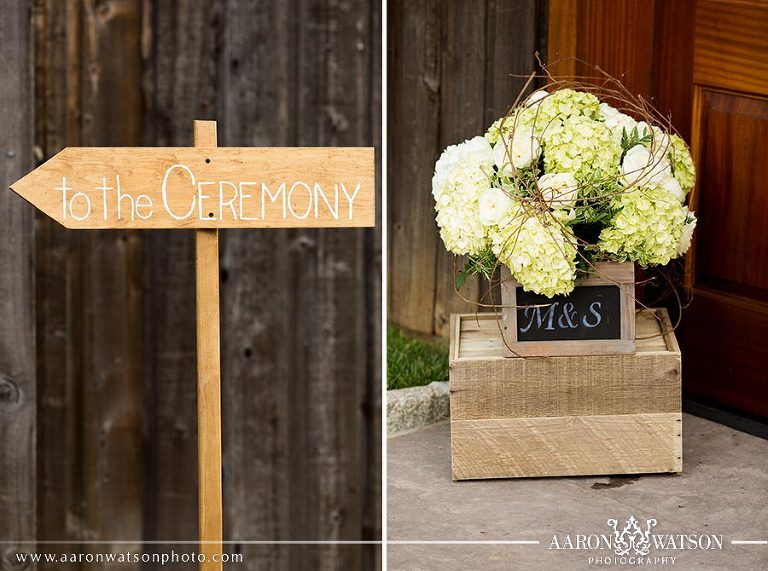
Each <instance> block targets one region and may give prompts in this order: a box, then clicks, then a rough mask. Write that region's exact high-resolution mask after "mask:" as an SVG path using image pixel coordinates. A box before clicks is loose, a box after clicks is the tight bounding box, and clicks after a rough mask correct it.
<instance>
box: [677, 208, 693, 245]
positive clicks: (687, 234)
mask: <svg viewBox="0 0 768 571" xmlns="http://www.w3.org/2000/svg"><path fill="white" fill-rule="evenodd" d="M685 211H686V213H687V218H690V220H689V221H688V222H686V224H685V226H683V233H682V235H681V236H680V241H679V242H678V243H677V255H678V256H682V255H683V254H685V253H686V252H687V251H688V248H690V247H691V240H692V239H693V231H694V230H695V229H696V222H697V220H696V216H694V213H693V212H689V211H688V207H687V206H686V207H685Z"/></svg>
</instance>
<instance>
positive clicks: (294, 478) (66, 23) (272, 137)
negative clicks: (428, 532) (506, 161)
mask: <svg viewBox="0 0 768 571" xmlns="http://www.w3.org/2000/svg"><path fill="white" fill-rule="evenodd" d="M139 4H140V5H141V6H140V9H138V10H137V6H138V5H139ZM36 8H37V12H36V14H35V17H36V20H35V25H36V28H35V29H36V46H35V51H36V53H38V54H41V56H40V57H41V59H36V60H35V62H34V63H35V66H36V67H35V69H36V81H35V83H36V86H37V94H38V95H37V97H36V98H35V99H36V101H35V105H36V108H37V109H38V110H39V111H38V114H39V118H38V120H37V128H36V130H37V133H38V134H37V136H36V141H35V142H36V143H37V144H39V145H40V147H41V150H42V155H41V158H49V157H51V156H52V155H53V154H55V153H56V152H58V151H59V150H61V149H62V148H63V147H65V146H68V145H69V146H75V145H83V144H86V145H87V144H91V145H98V146H102V145H105V146H109V145H115V146H119V145H143V146H169V147H187V146H189V145H191V143H192V120H193V119H196V118H197V119H199V118H208V119H218V120H219V125H220V129H221V132H220V137H221V141H222V143H223V144H229V145H240V146H262V147H264V146H270V145H299V144H302V143H303V144H307V145H331V144H341V145H355V146H357V145H363V146H365V145H371V144H374V143H377V142H379V140H380V131H379V130H378V127H377V125H376V123H377V122H378V117H379V114H378V109H379V108H378V107H377V105H379V104H380V103H379V102H380V93H379V92H378V90H379V82H380V76H379V75H378V74H377V73H376V72H375V71H372V70H373V69H374V67H373V66H374V64H378V57H379V55H380V51H379V50H380V45H379V44H380V42H379V40H378V38H379V37H380V33H379V31H380V28H379V26H380V22H379V20H378V18H379V12H378V10H379V9H378V7H377V6H376V5H372V4H371V3H369V2H365V3H360V4H355V5H344V6H341V7H334V6H326V5H324V4H322V3H311V4H307V3H304V4H302V3H299V2H294V1H292V2H289V3H285V4H283V3H271V4H268V3H259V4H256V5H254V4H251V3H240V2H237V3H235V2H233V3H224V2H219V1H217V2H213V3H196V2H195V3H165V2H163V3H154V2H138V1H136V2H126V1H120V2H107V3H96V2H93V3H81V2H76V1H72V2H66V3H61V2H53V0H48V1H46V2H43V1H42V0H41V1H40V2H39V3H38V4H36ZM299 13H301V16H299V15H298V14H299ZM300 18H301V19H303V20H304V22H305V23H304V24H301V25H300V23H299V19H300ZM38 26H39V27H38ZM109 34H114V37H113V38H112V40H113V41H114V42H115V45H112V46H107V45H106V44H105V41H106V40H105V38H106V36H108V35H109ZM38 46H44V47H45V49H44V50H42V49H38ZM350 46H351V47H350ZM326 48H328V49H326ZM43 54H45V55H43ZM139 60H140V61H139ZM30 62H31V60H30ZM337 64H338V65H340V66H341V67H337ZM30 65H31V63H30ZM351 68H354V70H355V73H354V74H348V73H346V70H347V69H351ZM318 70H320V71H318ZM342 72H343V73H342ZM118 73H122V74H123V75H122V76H121V77H115V76H116V74H118ZM340 75H343V76H344V79H343V80H339V76H340ZM352 78H354V79H352ZM105 81H110V82H112V84H111V85H110V86H105V85H104V82H105ZM345 94H346V95H345ZM97 98H98V100H97ZM305 110H306V111H307V112H309V113H312V115H311V116H308V115H306V114H305ZM337 111H339V113H337ZM302 115H303V116H302ZM376 159H377V160H378V159H379V157H378V156H377V157H376ZM31 166H32V165H31V164H30V165H29V167H30V168H31ZM17 174H18V175H20V174H22V171H19V172H18V173H17ZM38 227H39V228H45V230H44V231H42V232H41V233H40V234H38V240H37V250H38V253H41V254H42V255H40V256H39V258H38V263H37V275H38V278H39V279H38V288H37V290H36V296H37V298H38V299H40V300H44V303H45V308H44V312H39V313H38V314H37V318H38V338H39V339H40V338H42V339H44V340H45V347H46V349H47V350H46V352H45V354H42V353H41V352H38V359H39V360H38V366H39V370H40V371H42V374H43V375H44V378H45V379H46V380H45V387H44V390H45V391H46V399H45V401H44V402H42V403H41V404H42V406H44V408H43V409H41V411H40V415H39V416H40V417H41V418H42V417H43V416H44V417H45V421H44V422H42V423H40V422H39V423H38V426H39V427H41V428H40V429H41V431H44V433H45V437H44V444H42V445H41V446H42V447H41V448H40V455H41V460H43V463H41V464H40V465H41V466H44V467H45V468H44V470H45V481H44V483H43V482H38V490H39V491H38V493H41V494H44V496H41V497H44V498H45V505H44V507H43V505H41V506H40V509H39V510H38V512H39V514H40V516H41V519H40V522H41V524H40V527H39V537H40V538H42V539H56V540H57V539H67V538H70V539H79V538H83V539H90V538H93V539H105V538H107V539H108V538H116V537H120V538H123V539H128V540H133V539H136V538H139V539H137V544H138V543H139V542H140V540H141V539H148V540H152V539H159V540H174V539H179V540H182V539H184V540H190V539H192V540H194V539H195V538H196V536H197V517H196V513H197V499H196V453H195V451H196V446H195V445H194V443H195V442H196V430H195V425H196V414H195V391H194V388H193V386H194V378H195V372H194V365H195V358H194V357H195V354H194V352H195V341H194V334H193V333H191V332H192V331H193V329H192V328H193V327H194V315H195V314H194V288H192V287H191V284H192V280H193V279H194V272H193V268H194V246H193V241H192V240H193V238H192V236H193V233H192V232H190V231H187V230H177V231H173V232H169V231H163V230H151V231H144V232H142V233H141V234H140V235H139V234H135V233H134V234H131V233H125V232H122V231H117V232H99V233H96V232H74V233H73V232H69V231H68V230H66V229H64V228H62V227H61V226H60V225H58V223H56V222H54V221H52V220H50V219H48V218H47V217H44V216H40V218H39V221H38ZM375 232H377V233H374V231H372V230H368V231H363V230H360V231H355V230H341V231H339V233H338V234H333V235H329V236H328V237H327V243H332V244H331V245H332V246H333V248H335V249H333V248H329V246H328V245H325V246H323V248H324V249H323V252H329V253H326V254H323V255H322V256H321V255H320V254H319V253H318V247H319V246H318V244H322V241H321V240H320V239H319V234H320V233H319V232H314V231H307V232H303V231H302V232H298V231H287V230H270V231H268V232H265V231H249V232H240V231H231V232H230V231H224V232H223V233H222V243H221V255H222V258H221V280H222V297H223V299H222V302H223V307H222V309H223V314H222V326H223V330H222V340H223V346H222V351H223V354H222V358H223V360H224V363H223V379H224V382H223V390H224V391H225V392H224V394H225V398H224V402H222V407H223V411H224V426H223V429H224V447H225V448H224V466H225V474H224V493H225V498H228V499H227V500H225V501H226V503H225V514H224V528H225V535H226V537H227V539H234V540H237V539H263V540H271V539H278V540H279V539H307V538H310V539H311V538H313V537H317V536H318V535H320V536H321V537H320V538H321V539H323V538H328V537H332V536H333V533H338V535H337V537H340V538H342V539H358V538H363V539H379V538H380V516H379V515H378V514H379V513H380V511H379V510H380V457H379V454H380V452H379V451H380V437H381V435H380V416H379V414H380V411H379V410H378V403H379V402H380V398H381V395H380V387H379V381H380V376H379V370H380V368H379V367H380V353H379V351H380V348H379V341H378V336H379V323H380V315H379V313H378V309H377V308H378V304H377V300H378V291H379V285H378V284H379V282H380V273H379V271H380V258H379V257H380V246H379V245H378V236H379V234H378V232H380V228H379V229H377V230H376V231H375ZM350 236H355V237H354V238H350ZM97 243H98V244H97ZM120 244H123V246H122V247H121V246H120ZM121 248H122V249H121ZM339 252H341V253H339ZM96 259H98V260H99V262H100V265H99V266H96V264H95V260H96ZM62 262H63V263H62ZM352 262H354V263H352ZM350 264H351V265H350ZM346 266H349V267H351V270H350V273H349V276H348V277H343V278H342V277H338V276H346V274H345V272H346V271H347V270H346V269H345V267H346ZM126 276H130V278H129V284H130V285H129V286H128V287H123V288H122V289H120V286H119V284H120V283H125V282H124V281H123V278H124V277H126ZM302 276H303V277H302ZM330 276H337V277H334V278H331V277H330ZM323 280H326V281H325V282H323ZM320 283H324V284H325V285H324V286H323V289H322V291H320V293H316V292H314V291H311V289H312V288H315V287H318V284H320ZM334 284H339V285H340V286H343V287H344V288H346V289H345V290H344V292H342V293H343V294H344V295H342V293H340V294H339V295H332V294H331V293H330V292H329V291H327V288H332V287H335V286H334ZM361 284H362V285H361ZM97 288H102V289H103V290H104V291H98V290H97ZM356 288H362V289H361V290H360V292H362V293H359V292H357V291H356ZM349 292H352V294H349ZM350 295H351V298H352V299H354V303H353V304H352V305H354V307H352V306H350V307H349V308H344V309H342V310H341V311H340V312H339V313H338V315H339V318H338V319H336V317H335V316H336V315H337V314H336V311H335V309H334V308H335V307H337V306H342V305H344V304H348V303H349V299H350ZM93 296H96V298H97V303H98V304H99V308H100V309H99V310H98V311H97V310H96V308H95V306H94V305H93V304H92V302H91V300H92V297H93ZM228 298H230V300H231V301H228ZM318 301H319V302H322V303H323V304H324V309H323V313H322V316H320V315H319V314H318V316H315V317H312V320H311V321H310V323H309V324H308V323H307V317H306V316H308V315H309V316H312V315H313V314H314V313H317V306H316V305H315V304H316V303H317V302H318ZM286 308H287V309H286ZM292 308H296V309H297V315H298V316H299V317H298V319H297V320H295V321H294V320H291V319H290V317H291V311H292ZM361 308H362V309H361ZM126 315H129V316H130V317H129V318H126V317H125V316H126ZM326 316H330V318H329V319H326ZM430 319H431V317H430ZM94 321H97V322H98V325H97V324H95V323H94ZM329 323H330V325H328V324H329ZM108 324H109V325H110V327H111V328H112V330H111V331H108V330H106V327H107V325H108ZM350 324H351V325H350ZM308 325H311V327H312V329H311V330H306V331H305V328H307V327H308ZM326 326H327V327H326ZM96 332H98V335H101V336H103V339H95V337H96V335H97V333H96ZM329 332H330V335H329ZM325 335H329V336H330V337H333V340H332V341H331V340H328V341H324V343H323V344H322V345H321V346H320V347H318V348H314V349H313V353H312V354H310V353H309V349H308V347H309V343H310V342H311V341H312V340H314V339H317V338H318V337H323V336H325ZM353 339H354V349H353V350H352V351H350V350H348V349H344V350H343V351H342V353H343V359H344V360H343V362H342V364H340V365H336V366H335V367H334V368H332V369H331V371H332V372H331V373H329V374H327V375H323V374H321V373H319V372H316V373H313V374H312V375H309V374H307V372H306V371H308V370H309V369H310V368H311V367H313V366H314V365H313V362H312V360H313V359H317V357H318V356H319V355H320V354H321V353H323V352H325V351H326V350H329V348H331V347H332V345H333V344H335V345H337V346H342V347H349V346H351V345H352V344H353V341H352V340H353ZM121 343H122V344H123V345H120V344H121ZM302 352H303V353H304V355H305V356H304V357H302V358H301V359H297V358H296V355H297V354H299V353H302ZM352 352H354V357H352V356H350V355H351V353H352ZM129 355H130V356H131V357H130V358H129ZM329 358H330V357H326V359H329ZM302 359H303V360H302ZM126 362H127V363H129V367H128V368H127V369H126V370H124V371H122V372H118V368H117V367H118V364H119V363H126ZM353 362H354V363H355V365H354V366H353V365H351V363H353ZM102 367H103V371H104V376H103V377H101V376H97V373H98V372H99V371H101V370H102ZM128 377H131V378H132V383H135V384H136V385H135V387H134V388H132V389H131V390H130V391H129V390H128V388H127V386H125V385H122V386H121V385H120V383H123V382H125V381H126V379H127V378H128ZM97 381H99V382H103V388H100V389H99V390H98V392H97V391H96V390H95V387H96V382H97ZM118 387H119V388H118ZM329 387H331V388H329ZM110 390H116V394H117V395H118V397H119V399H120V400H119V401H118V402H119V403H120V404H121V405H122V407H123V411H125V412H126V413H127V414H128V416H125V415H123V414H121V413H120V411H117V410H115V405H116V404H117V403H116V402H112V397H111V396H110V394H109V391H110ZM323 391H326V392H327V393H329V394H332V395H334V403H335V404H334V406H333V413H331V414H332V416H331V417H330V418H326V416H325V415H327V414H328V412H327V410H328V409H323V406H322V403H313V405H312V406H313V409H312V410H313V412H312V415H313V416H312V418H309V417H308V416H307V414H308V406H307V402H306V400H305V399H306V397H307V395H308V394H310V393H312V394H320V393H322V392H323ZM290 395H293V396H290ZM137 410H141V413H139V414H136V415H135V416H132V415H133V414H134V413H135V412H136V411H137ZM94 411H96V414H97V417H94V418H95V420H94V419H90V418H91V416H92V415H93V414H94ZM99 411H102V412H99ZM333 415H336V416H342V417H343V420H341V421H338V426H334V425H335V424H336V423H337V421H336V418H335V416H333ZM89 419H90V420H89ZM113 419H114V420H115V421H118V420H119V421H121V422H123V424H122V425H121V426H122V427H124V428H120V429H119V430H118V429H115V428H110V430H109V431H106V432H103V433H100V432H99V428H100V427H102V426H104V427H110V426H111V425H110V424H109V423H108V422H109V421H111V420H113ZM320 420H322V423H321V422H320ZM319 426H322V428H321V429H322V431H324V433H323V435H321V436H316V435H313V434H312V432H313V431H316V430H320V429H319V428H318V427H319ZM117 432H120V433H122V434H123V435H125V439H124V440H123V441H122V443H121V442H117V437H116V433H117ZM128 434H131V435H136V434H138V435H139V436H138V438H136V439H134V437H133V436H131V437H130V438H128ZM102 436H103V437H102ZM100 438H101V439H100ZM127 442H132V443H133V444H137V443H138V445H136V446H134V447H126V446H124V444H125V443H127ZM308 448H310V454H307V449H308ZM118 458H120V459H121V464H120V465H121V466H123V467H124V470H123V471H122V472H120V473H119V474H118V475H119V478H118V479H119V483H118V482H116V481H115V480H114V479H112V478H113V476H114V474H116V473H118V472H117V470H116V469H115V468H114V467H115V466H117V465H118ZM317 466H320V467H321V469H322V470H323V471H324V476H323V477H322V478H318V477H317V475H316V474H317V470H318V468H317ZM335 472H343V476H342V477H339V478H336V479H335V480H334V473H335ZM130 481H133V482H134V483H135V486H133V487H132V485H129V482H130ZM334 482H336V483H334ZM348 489H351V490H352V492H351V494H352V495H350V497H349V498H347V490H348ZM137 490H138V491H137ZM326 490H327V491H326ZM324 495H327V496H328V498H329V499H323V500H322V501H321V502H319V501H317V498H318V497H320V496H324ZM291 506H292V507H291ZM329 506H335V507H334V510H335V511H334V510H331V512H330V513H331V514H332V515H331V516H329V515H328V513H329V512H328V511H327V508H328V507H329ZM98 509H100V510H101V511H102V512H103V516H100V515H99V513H97V510H98ZM118 514H119V515H118ZM292 514H293V516H295V517H293V518H292ZM102 517H103V520H102ZM43 518H44V519H43ZM125 529H130V530H133V531H130V532H128V533H126V532H125ZM336 530H338V531H336ZM68 547H69V549H73V550H75V551H77V550H78V549H79V548H78V547H77V546H68ZM143 548H144V549H145V550H161V549H163V547H162V546H161V547H151V546H149V545H145V546H144V547H143ZM231 550H233V551H242V552H244V554H245V555H246V558H247V561H249V564H250V563H252V564H253V565H254V566H255V567H259V568H261V567H264V568H297V569H302V568H303V569H314V568H318V566H320V565H322V566H326V567H328V568H337V567H344V566H356V565H357V564H358V562H359V563H360V566H361V567H362V568H371V569H373V568H377V565H380V554H381V550H380V548H378V547H377V546H358V545H352V546H331V547H329V548H325V547H312V546H308V547H303V548H296V547H287V546H279V545H275V546H237V545H232V546H231ZM73 568H75V566H73Z"/></svg>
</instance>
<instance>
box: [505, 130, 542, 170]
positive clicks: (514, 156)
mask: <svg viewBox="0 0 768 571" xmlns="http://www.w3.org/2000/svg"><path fill="white" fill-rule="evenodd" d="M507 142H508V141H505V140H504V138H503V137H502V138H501V139H499V142H498V143H496V146H495V147H494V148H493V160H494V163H496V166H497V167H499V173H500V174H501V175H502V176H512V174H513V169H512V166H514V167H515V168H516V169H524V168H527V167H529V166H530V165H531V163H532V162H534V161H535V160H537V159H538V158H539V155H540V154H541V145H539V140H538V139H537V138H536V137H534V136H533V135H532V134H531V131H528V130H527V129H525V130H523V131H518V130H515V134H514V136H513V137H512V146H511V148H509V147H507V146H505V143H507ZM510 161H511V164H510Z"/></svg>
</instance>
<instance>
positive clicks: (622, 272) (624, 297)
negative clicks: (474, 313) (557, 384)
mask: <svg viewBox="0 0 768 571" xmlns="http://www.w3.org/2000/svg"><path fill="white" fill-rule="evenodd" d="M595 270H596V271H595V275H592V276H590V277H589V278H587V279H585V280H581V281H579V282H577V283H576V288H575V289H574V291H573V292H571V293H570V295H568V296H562V295H561V296H556V297H554V298H551V299H550V298H547V297H545V296H543V295H538V294H534V293H531V292H526V291H524V290H523V288H522V286H521V285H520V284H519V283H518V282H517V281H516V280H515V279H514V278H513V277H512V275H511V274H510V272H509V269H507V267H506V266H502V274H501V277H502V282H501V302H502V304H503V306H504V307H503V308H502V312H501V314H502V324H503V332H504V340H505V341H506V343H505V347H504V355H505V356H506V357H519V356H522V357H526V356H542V355H549V356H553V355H607V354H614V353H632V352H634V350H635V297H634V294H635V267H634V264H632V263H609V262H604V263H598V264H596V265H595Z"/></svg>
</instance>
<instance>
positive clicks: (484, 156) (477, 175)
mask: <svg viewBox="0 0 768 571" xmlns="http://www.w3.org/2000/svg"><path fill="white" fill-rule="evenodd" d="M492 164H493V151H492V149H491V146H490V145H489V144H488V141H486V140H485V138H484V137H475V138H473V139H469V140H467V141H464V142H463V143H461V144H459V145H451V146H450V147H448V148H447V149H445V151H443V154H442V155H440V158H439V159H438V161H437V163H436V164H435V174H434V176H433V177H432V196H433V197H434V199H435V210H437V216H436V220H437V225H438V227H439V228H440V237H441V238H442V239H443V243H444V244H445V247H446V249H447V250H448V251H450V252H453V253H454V254H458V255H463V254H477V253H479V252H480V251H481V250H483V248H485V247H486V244H487V231H486V226H485V225H484V224H483V223H482V221H481V220H480V205H479V199H480V195H481V194H482V193H483V192H484V191H485V190H487V189H488V187H489V186H490V182H491V181H490V179H491V174H492V166H491V165H492Z"/></svg>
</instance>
